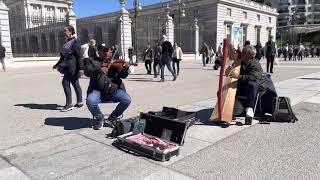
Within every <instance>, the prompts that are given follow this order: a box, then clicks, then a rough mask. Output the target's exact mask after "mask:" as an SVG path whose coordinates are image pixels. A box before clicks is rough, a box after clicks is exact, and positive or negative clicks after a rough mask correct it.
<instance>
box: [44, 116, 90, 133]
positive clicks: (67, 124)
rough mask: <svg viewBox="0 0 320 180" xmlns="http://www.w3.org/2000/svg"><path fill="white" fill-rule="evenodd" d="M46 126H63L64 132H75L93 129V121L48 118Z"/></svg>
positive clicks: (88, 119) (77, 118)
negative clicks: (76, 130)
mask: <svg viewBox="0 0 320 180" xmlns="http://www.w3.org/2000/svg"><path fill="white" fill-rule="evenodd" d="M44 124H45V125H49V126H63V127H64V130H75V129H82V128H92V119H90V118H79V117H57V118H46V119H45V120H44Z"/></svg>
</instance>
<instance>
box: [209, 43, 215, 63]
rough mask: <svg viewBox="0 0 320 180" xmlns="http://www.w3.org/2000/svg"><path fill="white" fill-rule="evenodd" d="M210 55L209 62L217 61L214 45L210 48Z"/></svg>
mask: <svg viewBox="0 0 320 180" xmlns="http://www.w3.org/2000/svg"><path fill="white" fill-rule="evenodd" d="M209 56H210V60H209V62H210V63H213V62H214V61H215V52H214V50H213V48H212V46H211V47H210V49H209Z"/></svg>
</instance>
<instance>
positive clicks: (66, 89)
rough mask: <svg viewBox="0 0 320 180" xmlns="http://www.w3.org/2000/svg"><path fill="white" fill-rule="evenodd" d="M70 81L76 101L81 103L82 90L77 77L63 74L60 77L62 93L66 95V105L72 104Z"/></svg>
mask: <svg viewBox="0 0 320 180" xmlns="http://www.w3.org/2000/svg"><path fill="white" fill-rule="evenodd" d="M70 83H71V84H72V86H73V88H74V90H75V91H76V95H77V103H82V90H81V87H80V83H79V78H78V77H74V76H72V75H69V74H65V75H64V76H63V79H62V87H63V90H64V94H65V96H66V105H70V104H72V94H71V88H70Z"/></svg>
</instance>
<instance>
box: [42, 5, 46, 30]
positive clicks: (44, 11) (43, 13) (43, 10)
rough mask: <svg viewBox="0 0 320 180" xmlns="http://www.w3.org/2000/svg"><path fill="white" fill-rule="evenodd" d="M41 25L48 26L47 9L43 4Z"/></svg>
mask: <svg viewBox="0 0 320 180" xmlns="http://www.w3.org/2000/svg"><path fill="white" fill-rule="evenodd" d="M41 19H42V20H41V23H42V25H46V24H45V22H46V9H45V7H44V5H43V4H41Z"/></svg>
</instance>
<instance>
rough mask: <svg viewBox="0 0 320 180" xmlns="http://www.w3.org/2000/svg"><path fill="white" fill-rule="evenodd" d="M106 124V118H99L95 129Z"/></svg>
mask: <svg viewBox="0 0 320 180" xmlns="http://www.w3.org/2000/svg"><path fill="white" fill-rule="evenodd" d="M103 125H104V119H98V120H97V124H95V125H94V126H93V129H94V130H100V129H101V128H102V127H103Z"/></svg>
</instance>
